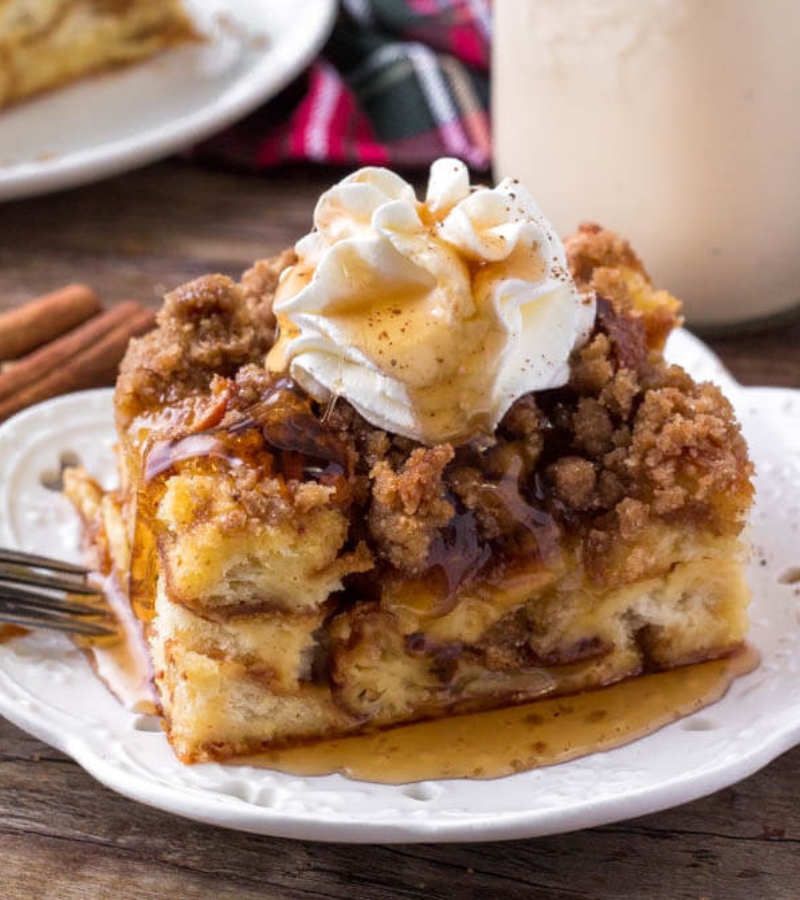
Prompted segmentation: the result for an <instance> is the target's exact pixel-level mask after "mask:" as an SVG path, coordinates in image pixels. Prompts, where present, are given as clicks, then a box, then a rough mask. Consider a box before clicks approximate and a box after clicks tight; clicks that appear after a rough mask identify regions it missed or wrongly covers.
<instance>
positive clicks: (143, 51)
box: [0, 0, 194, 113]
mask: <svg viewBox="0 0 800 900" xmlns="http://www.w3.org/2000/svg"><path fill="white" fill-rule="evenodd" d="M193 37H194V31H193V28H192V25H191V23H190V21H189V18H188V17H187V15H186V13H185V12H184V10H183V7H182V5H181V3H180V0H0V107H2V106H6V105H8V104H10V103H13V102H15V101H17V100H21V99H23V98H24V97H28V96H30V95H32V94H36V93H39V92H41V91H44V90H48V89H50V88H55V87H60V86H61V85H63V84H66V83H68V82H71V81H74V80H75V79H77V78H80V77H82V76H84V75H87V74H89V73H93V72H99V71H102V70H104V69H108V68H110V67H112V66H119V65H123V64H125V63H130V62H133V61H135V60H139V59H144V58H145V57H148V56H152V55H153V54H154V53H156V52H158V51H159V50H162V49H163V48H165V47H168V46H171V45H173V44H176V43H179V42H182V41H186V40H190V39H193ZM132 113H133V111H132Z"/></svg>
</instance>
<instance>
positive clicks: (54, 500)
mask: <svg viewBox="0 0 800 900" xmlns="http://www.w3.org/2000/svg"><path fill="white" fill-rule="evenodd" d="M670 355H671V357H672V358H673V359H675V360H676V361H678V362H681V363H682V364H684V365H685V366H686V367H687V368H688V369H689V370H690V371H692V373H693V374H694V375H695V376H697V377H700V378H709V379H712V380H715V381H717V382H718V383H721V384H722V385H723V387H724V389H725V391H726V393H727V394H728V395H729V396H730V398H731V399H732V401H733V403H734V404H735V406H736V409H737V412H738V414H739V416H740V417H741V420H742V422H743V425H744V429H745V432H746V435H747V438H748V441H749V442H750V447H751V450H752V454H753V458H754V459H755V461H756V463H757V468H758V475H757V502H756V507H755V511H754V514H753V519H752V531H753V541H754V545H755V553H754V560H753V564H752V565H751V567H750V572H749V578H750V582H751V585H752V587H753V592H754V600H753V606H752V631H751V642H752V644H753V645H754V646H755V647H756V649H757V650H758V651H759V652H760V653H761V656H762V660H763V661H762V664H761V666H760V667H759V668H758V669H756V671H754V672H753V673H751V674H750V675H748V676H746V677H744V678H741V679H739V680H737V681H736V682H735V683H734V685H733V687H732V688H731V689H730V690H729V692H728V693H727V695H726V696H725V697H724V698H723V699H722V700H721V701H719V702H718V703H716V704H715V705H714V706H712V707H709V708H707V709H705V710H703V713H702V715H701V716H692V717H689V718H687V719H684V720H682V721H679V722H676V723H675V724H673V725H670V726H668V727H666V728H663V729H661V730H660V731H659V732H657V733H655V734H653V735H651V736H649V737H646V738H643V739H641V740H639V741H636V742H634V743H632V744H629V745H627V746H625V747H620V748H618V749H615V750H612V751H609V752H605V753H597V754H594V755H592V756H588V757H585V758H583V759H579V760H576V761H574V762H569V763H564V764H562V765H558V766H553V767H550V768H544V769H538V770H534V771H531V772H523V773H521V774H519V775H513V776H510V777H507V778H501V779H497V780H494V781H467V780H452V781H429V782H423V783H420V784H415V785H408V786H403V785H399V786H398V785H379V784H369V783H364V782H359V781H354V780H349V779H347V778H344V777H341V776H338V775H336V776H326V777H318V778H298V777H295V776H290V775H284V774H281V773H276V772H271V771H267V770H265V769H260V768H251V767H245V766H225V765H220V764H208V765H198V766H188V767H187V766H182V765H181V764H180V763H178V762H177V760H176V759H175V757H174V756H173V755H172V752H171V750H170V749H169V746H168V745H167V742H166V739H165V738H164V735H163V734H162V733H161V731H160V730H159V729H158V728H157V727H155V728H154V724H155V722H154V720H153V719H150V718H147V717H144V716H141V715H136V714H135V713H132V712H129V711H127V710H125V709H124V708H123V707H122V706H121V705H120V704H119V703H118V702H117V701H116V700H115V699H114V698H113V697H112V696H111V695H110V694H109V693H108V692H107V691H106V689H105V688H104V687H103V686H102V684H100V683H99V682H98V681H97V679H96V678H95V677H94V676H93V675H92V673H91V671H90V669H89V666H88V664H87V663H86V661H85V659H84V657H83V656H82V655H81V654H80V653H79V652H78V651H77V650H76V649H74V647H73V646H72V645H71V644H70V643H69V641H67V640H66V639H62V638H61V637H59V636H58V635H49V634H32V635H30V636H27V637H24V638H21V639H17V640H13V641H9V642H6V643H4V644H0V713H2V714H3V715H5V716H6V717H7V718H8V719H10V720H11V721H12V722H14V723H16V724H17V725H19V726H20V727H22V728H24V729H26V730H27V731H29V732H31V733H32V734H34V735H36V736H37V737H39V738H41V739H42V740H44V741H47V742H49V743H50V744H52V745H54V746H56V747H58V748H60V749H61V750H63V751H65V752H66V753H68V754H69V755H70V756H72V757H73V758H74V759H75V760H77V762H79V763H80V764H81V765H82V766H83V767H84V768H85V769H87V771H89V772H90V773H91V774H92V775H94V776H95V777H96V778H97V779H99V780H100V781H101V782H103V783H104V784H106V785H108V786H109V787H111V788H113V789H114V790H116V791H118V792H120V793H121V794H124V795H126V796H128V797H132V798H134V799H136V800H138V801H141V802H143V803H147V804H150V805H152V806H155V807H158V808H160V809H163V810H168V811H170V812H173V813H177V814H180V815H183V816H188V817H190V818H193V819H197V820H200V821H204V822H210V823H214V824H217V825H222V826H225V827H228V828H235V829H239V830H243V831H252V832H256V833H260V834H270V835H276V836H286V837H295V838H306V839H315V840H330V841H351V842H369V843H375V842H411V841H479V840H494V839H501V838H520V837H532V836H537V835H544V834H551V833H554V832H565V831H570V830H574V829H578V828H587V827H590V826H594V825H599V824H602V823H606V822H611V821H617V820H620V819H625V818H630V817H632V816H638V815H643V814H645V813H650V812H654V811H656V810H659V809H664V808H667V807H669V806H674V805H677V804H679V803H683V802H686V801H688V800H692V799H695V798H697V797H700V796H703V795H705V794H708V793H710V792H712V791H715V790H718V789H720V788H722V787H725V786H726V785H729V784H732V783H733V782H735V781H737V780H740V779H742V778H744V777H746V776H747V775H749V774H751V773H752V772H755V771H756V770H757V769H759V768H760V767H762V766H764V765H765V764H766V763H768V762H769V761H770V760H772V759H774V758H775V757H776V756H777V755H778V754H780V753H782V752H783V751H784V750H786V749H788V748H789V747H791V746H793V745H794V744H796V743H797V742H798V741H800V678H798V672H799V671H800V652H799V650H798V635H799V634H800V622H799V621H798V613H799V611H800V596H798V594H800V588H799V587H798V585H797V584H788V583H782V582H781V576H783V575H785V573H787V572H789V571H790V570H792V569H795V570H796V569H797V567H798V565H800V540H799V538H800V535H799V534H798V529H800V391H791V390H777V389H766V388H742V387H739V386H737V384H736V382H735V381H733V379H732V378H731V377H730V375H728V374H727V373H726V372H725V370H724V369H723V368H722V366H721V365H720V363H719V361H718V360H717V359H716V358H715V357H714V356H713V355H712V354H711V352H710V351H709V350H708V349H707V348H706V347H705V346H704V345H703V344H701V343H700V342H699V341H697V340H696V339H695V338H692V337H691V336H690V335H689V334H687V333H685V332H679V333H677V334H675V335H674V336H673V338H672V341H671V345H670ZM111 423H112V417H111V396H110V392H108V391H99V392H88V393H85V394H75V395H71V396H67V397H63V398H61V399H58V400H55V401H51V402H49V403H46V404H43V405H41V406H39V407H35V408H32V409H30V410H27V411H25V412H23V413H21V414H20V415H19V416H17V417H15V418H14V419H12V420H10V421H8V422H7V423H6V424H5V425H3V426H2V427H0V473H2V480H1V481H0V544H5V545H16V546H20V547H23V548H26V549H30V550H35V551H38V552H42V553H49V554H57V555H61V556H64V557H71V558H77V556H78V529H77V525H76V523H75V521H74V516H73V515H72V513H71V511H70V509H69V507H68V505H67V503H66V502H65V501H64V500H63V499H62V498H61V497H60V496H58V495H56V494H53V493H52V492H49V491H47V490H45V489H44V488H42V487H41V486H40V484H39V476H40V474H41V472H42V471H43V470H46V469H52V468H54V467H56V466H57V464H58V459H59V454H60V452H61V451H62V450H65V449H69V450H73V451H75V452H77V453H78V454H79V455H80V457H81V459H82V460H83V461H84V462H85V463H86V465H88V467H89V468H90V469H91V470H92V471H95V472H101V473H104V477H106V478H107V479H109V480H111V481H113V478H114V474H113V463H112V458H111V447H112V443H113V440H114V436H113V432H112V424H111Z"/></svg>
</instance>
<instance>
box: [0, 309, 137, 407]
mask: <svg viewBox="0 0 800 900" xmlns="http://www.w3.org/2000/svg"><path fill="white" fill-rule="evenodd" d="M133 306H136V307H137V308H136V311H134V312H132V313H131V312H130V311H128V313H127V318H125V319H124V320H123V321H122V322H119V323H118V324H116V325H114V326H113V327H112V328H111V329H110V330H107V331H106V332H105V333H102V334H101V335H100V336H99V337H96V338H94V339H91V340H90V341H89V342H86V341H85V340H84V341H82V342H81V346H80V349H79V350H78V351H77V352H76V353H75V354H74V355H73V356H71V358H70V359H69V361H68V362H65V363H63V364H59V365H57V366H56V367H55V368H51V367H50V358H47V359H45V361H44V362H41V357H40V362H39V365H41V367H42V368H41V369H38V372H39V373H42V372H43V373H44V374H43V375H42V374H37V370H36V369H34V373H33V375H31V371H30V370H28V377H29V379H30V380H26V383H25V384H24V385H23V386H22V387H21V388H19V389H17V390H16V391H15V392H14V393H13V394H11V395H10V396H5V395H3V398H2V399H0V422H2V421H3V420H4V419H7V418H8V417H9V416H11V415H13V414H14V413H16V412H19V411H20V410H21V409H24V408H25V407H26V406H31V405H32V404H34V403H41V402H42V401H43V400H49V399H50V398H51V397H56V396H58V395H60V394H66V393H69V392H70V391H80V390H84V389H86V388H91V387H101V386H103V385H110V384H113V383H114V379H115V378H116V375H117V368H118V366H119V364H120V361H121V360H122V357H123V356H124V354H125V350H126V348H127V346H128V342H129V341H130V339H131V338H132V337H137V336H138V335H141V334H144V333H145V332H147V331H149V330H150V329H151V328H152V327H153V324H154V323H155V313H154V312H152V310H149V309H143V308H142V307H139V306H138V305H137V304H133ZM126 307H127V309H128V310H130V307H128V306H127V304H126ZM112 312H113V310H112ZM105 315H106V316H108V315H109V314H108V313H106V314H105ZM98 318H101V317H98ZM84 338H85V333H84ZM62 340H66V338H64V339H62ZM57 343H59V341H56V342H54V343H53V345H51V346H50V347H46V348H44V349H43V350H42V351H41V353H42V356H48V354H49V352H50V351H52V350H53V347H55V345H56V344H57ZM60 352H61V350H60V349H59V350H57V351H56V353H59V354H60ZM21 365H22V363H20V364H19V366H21ZM19 366H15V367H14V368H12V369H11V370H10V371H8V372H7V373H6V372H4V373H3V374H2V375H0V379H3V378H5V376H6V375H9V376H12V375H13V374H14V370H15V369H16V368H19Z"/></svg>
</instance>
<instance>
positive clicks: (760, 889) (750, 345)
mask: <svg viewBox="0 0 800 900" xmlns="http://www.w3.org/2000/svg"><path fill="white" fill-rule="evenodd" d="M336 177H338V173H336V172H320V171H315V170H286V171H283V172H281V173H279V174H276V175H272V176H264V177H259V178H253V177H245V176H242V175H237V174H233V173H224V172H215V171H208V170H202V169H196V168H193V167H191V166H188V165H185V164H181V163H177V162H169V163H164V164H161V165H157V166H152V167H150V168H147V169H144V170H142V171H140V172H135V173H131V174H130V175H126V176H123V177H121V178H117V179H113V180H111V181H107V182H103V183H100V184H97V185H93V186H90V187H86V188H81V189H78V190H74V191H69V192H65V193H62V194H56V195H52V196H49V197H43V198H35V199H31V200H27V201H19V202H15V203H10V204H5V205H2V204H0V309H4V308H8V307H10V306H13V305H15V304H17V303H21V302H23V301H24V300H27V299H30V298H31V297H34V296H36V295H38V294H42V293H44V292H46V291H49V290H52V289H53V288H54V287H58V286H60V285H62V284H65V283H67V282H70V281H76V280H86V281H89V282H90V283H91V284H92V285H93V286H94V287H95V288H96V289H97V290H98V292H99V293H100V294H101V296H102V297H103V299H104V301H105V302H106V304H107V305H111V304H114V303H118V302H120V301H122V300H123V299H128V298H132V299H136V300H139V301H140V302H143V303H145V304H147V305H150V306H152V307H156V306H158V304H159V302H160V296H161V294H162V293H163V292H164V291H165V290H168V289H169V288H171V287H173V286H175V285H177V284H180V283H181V282H183V281H185V280H186V279H188V278H191V277H195V276H197V275H200V274H202V273H204V272H207V271H209V270H218V271H222V272H224V273H227V274H230V275H232V276H235V275H237V274H238V273H239V272H240V271H241V270H242V269H244V268H246V267H247V266H248V265H249V264H250V262H251V261H252V260H253V259H255V258H257V257H259V256H263V255H270V254H272V253H275V252H277V251H279V250H280V249H282V248H283V247H285V246H287V245H288V244H290V243H291V242H293V241H294V240H295V239H296V237H297V236H298V235H300V234H302V233H304V232H305V231H306V230H307V228H308V225H309V222H310V217H311V211H312V209H313V204H314V200H315V198H316V196H317V195H318V193H319V191H320V190H321V189H322V188H324V187H325V186H326V185H327V184H329V183H330V182H331V181H333V180H335V179H336ZM710 343H711V345H712V347H713V348H714V349H715V351H716V352H717V353H718V354H720V356H721V357H722V358H723V360H724V361H725V363H726V364H727V365H728V366H729V367H730V368H731V370H732V371H733V373H734V374H735V375H736V377H737V378H739V379H740V380H741V381H742V382H743V383H747V384H776V385H785V386H794V387H798V386H800V353H798V347H800V323H796V324H794V325H789V326H786V327H782V328H777V329H772V330H769V331H765V332H764V333H761V334H757V335H747V336H744V335H743V336H738V337H730V338H725V339H716V340H713V341H711V342H710ZM798 784H800V748H799V749H796V750H793V751H791V752H789V753H787V754H785V755H784V756H783V757H781V758H780V759H778V760H776V761H775V762H773V763H772V764H771V765H769V766H768V767H767V768H766V769H765V770H763V771H762V772H760V773H758V774H756V775H754V776H752V777H751V778H748V779H746V780H745V781H743V782H741V783H740V784H738V785H735V786H734V787H731V788H728V789H727V790H723V791H720V792H718V793H716V794H714V795H712V796H710V797H707V798H705V799H702V800H698V801H696V802H694V803H690V804H686V805H684V806H681V807H678V808H676V809H673V810H668V811H666V812H662V813H658V814H654V815H651V816H646V817H643V818H640V819H637V820H633V821H630V822H623V823H618V824H615V825H610V826H607V827H603V828H597V829H593V830H590V831H584V832H578V833H575V834H567V835H558V836H553V837H548V838H542V839H538V840H528V841H513V842H506V843H495V844H475V845H469V844H460V845H430V844H428V845H412V846H386V847H379V846H378V847H353V846H347V845H336V844H313V843H309V842H302V841H288V840H278V839H271V838H264V837H259V836H256V835H248V834H240V833H236V832H229V831H225V830H223V829H219V828H214V827H211V826H206V825H201V824H197V823H194V822H190V821H188V820H184V819H180V818H177V817H175V816H171V815H169V814H166V813H162V812H160V811H157V810H153V809H150V808H148V807H144V806H141V805H139V804H136V803H133V802H132V801H129V800H127V799H125V798H123V797H120V796H117V795H116V794H114V793H112V792H111V791H109V790H107V789H106V788H104V787H102V786H101V785H99V784H98V783H97V782H95V781H94V780H93V779H92V778H91V777H89V776H88V775H87V774H86V773H84V772H83V771H82V770H81V769H80V768H79V767H78V766H77V765H76V764H75V763H73V762H72V761H71V760H69V759H68V758H67V757H65V756H64V755H63V754H61V753H58V752H57V751H55V750H52V749H50V748H48V747H47V746H45V745H44V744H42V743H41V742H39V741H37V740H36V739H35V738H32V737H30V736H28V735H26V734H24V733H23V732H22V731H20V730H19V729H17V728H15V727H14V726H12V725H10V724H9V723H8V722H5V721H3V720H0V856H1V858H2V860H3V863H4V866H3V872H4V877H3V891H2V896H3V897H4V898H8V900H23V898H24V900H30V898H34V897H36V898H45V900H49V898H52V900H73V898H81V900H84V898H107V897H113V896H120V897H125V898H133V900H138V898H148V900H150V898H152V900H167V898H169V900H175V898H196V897H197V898H201V897H203V898H205V897H209V898H212V897H213V898H220V900H228V898H236V900H251V898H256V897H260V898H270V900H271V898H281V900H283V898H289V900H292V898H298V900H299V898H331V900H339V898H342V900H349V898H351V897H352V896H353V894H354V893H355V892H357V894H358V895H359V896H365V897H369V898H371V900H391V898H408V897H419V896H423V895H424V896H425V897H426V898H431V900H438V898H451V897H467V898H471V897H474V898H480V900H486V898H493V897H497V896H501V895H502V896H503V897H504V898H509V900H516V898H539V897H542V898H549V900H587V898H592V900H611V898H614V900H626V898H631V900H633V898H637V900H638V898H641V897H648V898H652V900H701V898H706V900H751V898H759V900H762V898H763V900H772V898H775V900H796V898H797V896H798V888H797V885H798V884H800V854H798V847H800V810H799V809H798V803H797V799H796V798H797V785H798Z"/></svg>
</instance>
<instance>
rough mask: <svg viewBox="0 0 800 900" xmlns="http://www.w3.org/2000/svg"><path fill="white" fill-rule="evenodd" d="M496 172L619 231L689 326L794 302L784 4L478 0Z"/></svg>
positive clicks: (791, 34)
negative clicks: (488, 28) (484, 11)
mask: <svg viewBox="0 0 800 900" xmlns="http://www.w3.org/2000/svg"><path fill="white" fill-rule="evenodd" d="M494 17H495V37H494V50H493V70H492V77H493V97H492V104H493V125H494V140H495V175H496V176H497V177H498V178H499V177H504V176H507V175H515V176H518V177H519V178H521V179H522V180H523V181H524V182H525V183H526V184H528V185H529V187H530V189H531V190H532V191H533V193H534V194H535V196H536V198H537V200H538V201H539V203H540V204H541V207H542V209H543V210H544V211H545V213H546V215H547V216H548V218H549V219H550V220H551V221H552V222H553V223H554V224H555V226H556V228H557V229H558V230H559V232H560V233H561V234H562V235H565V234H568V233H570V232H571V231H573V230H574V229H575V227H576V226H577V224H578V223H579V222H580V221H587V220H588V221H595V222H599V223H600V224H601V225H603V226H605V227H607V228H611V229H613V230H615V231H618V232H619V233H620V234H622V235H623V236H625V237H626V238H628V239H629V240H630V241H631V242H632V244H633V246H634V249H636V251H637V252H638V253H639V254H640V256H641V257H642V258H643V260H644V263H645V266H646V267H647V269H648V270H649V272H650V273H651V275H652V276H653V279H654V280H655V281H656V283H657V284H658V285H659V286H663V287H666V288H668V289H669V290H670V291H672V292H673V293H674V294H676V295H677V296H678V297H680V298H681V299H682V300H683V301H684V313H685V315H686V317H687V320H688V322H689V324H690V325H694V326H698V327H706V328H708V327H718V326H720V325H731V324H742V323H746V322H750V321H754V320H760V319H763V318H765V317H769V316H772V315H776V314H779V313H782V312H786V311H788V310H792V309H796V308H797V307H798V304H800V2H798V0H763V2H761V3H753V2H752V0H495V2H494Z"/></svg>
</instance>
